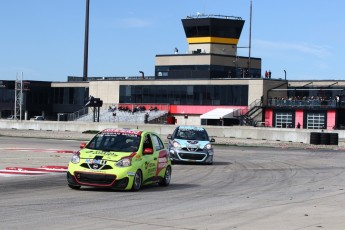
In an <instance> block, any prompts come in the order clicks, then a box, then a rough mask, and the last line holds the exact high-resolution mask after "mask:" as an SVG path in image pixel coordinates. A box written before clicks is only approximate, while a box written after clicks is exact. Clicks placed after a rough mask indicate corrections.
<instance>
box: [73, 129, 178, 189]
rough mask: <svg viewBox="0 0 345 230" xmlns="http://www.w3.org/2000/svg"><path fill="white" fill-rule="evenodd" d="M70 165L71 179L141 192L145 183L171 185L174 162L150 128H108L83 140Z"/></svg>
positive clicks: (76, 182)
mask: <svg viewBox="0 0 345 230" xmlns="http://www.w3.org/2000/svg"><path fill="white" fill-rule="evenodd" d="M80 147H81V149H80V150H79V151H78V152H76V153H74V154H73V156H72V159H71V161H70V162H69V165H68V172H67V182H68V186H69V187H70V188H72V189H79V188H80V187H81V186H92V187H104V188H112V189H120V190H134V191H137V190H139V189H140V188H141V186H143V185H147V184H153V183H158V184H159V185H161V186H168V185H169V183H170V179H171V161H170V159H169V153H168V151H167V150H166V148H165V146H164V144H163V142H162V140H161V139H160V137H159V136H158V135H157V134H156V133H154V132H149V131H140V130H130V129H105V130H103V131H101V132H99V133H98V134H97V135H96V136H95V137H94V138H93V139H92V140H91V141H90V142H89V143H87V144H86V143H82V144H81V146H80Z"/></svg>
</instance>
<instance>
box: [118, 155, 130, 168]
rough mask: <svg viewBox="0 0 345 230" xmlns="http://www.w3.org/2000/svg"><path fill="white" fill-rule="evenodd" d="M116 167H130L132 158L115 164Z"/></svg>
mask: <svg viewBox="0 0 345 230" xmlns="http://www.w3.org/2000/svg"><path fill="white" fill-rule="evenodd" d="M115 165H116V166H117V167H128V166H131V165H132V158H129V157H125V158H122V159H121V160H119V161H118V162H116V163H115Z"/></svg>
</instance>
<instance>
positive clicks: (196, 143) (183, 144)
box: [173, 139, 210, 149]
mask: <svg viewBox="0 0 345 230" xmlns="http://www.w3.org/2000/svg"><path fill="white" fill-rule="evenodd" d="M174 141H176V142H178V143H179V144H180V146H181V148H184V147H190V146H197V147H198V148H199V149H203V148H204V147H205V146H206V145H207V144H209V143H210V142H209V141H198V140H184V139H174V140H173V142H174Z"/></svg>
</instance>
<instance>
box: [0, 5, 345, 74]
mask: <svg viewBox="0 0 345 230" xmlns="http://www.w3.org/2000/svg"><path fill="white" fill-rule="evenodd" d="M252 4H253V14H252V49H251V56H252V57H260V58H262V74H264V72H265V70H271V72H272V78H284V70H286V72H287V79H291V80H292V79H293V80H309V79H318V80H327V79H330V80H343V79H345V74H344V72H345V71H344V70H343V69H342V67H343V65H345V61H344V55H343V54H344V53H345V48H344V47H345V46H344V41H345V25H344V23H345V14H344V12H343V11H344V9H345V1H344V0H332V1H326V0H289V1H287V0H285V1H282V0H279V1H278V0H252ZM249 9H250V0H236V1H235V0H212V1H210V0H174V1H162V0H161V1H158V0H148V1H142V0H132V1H131V0H127V1H119V0H90V35H89V36H90V37H89V68H88V75H89V76H139V75H140V74H139V71H144V73H145V75H147V76H149V75H150V76H152V75H154V65H155V55H156V54H170V53H173V50H174V48H175V47H177V48H178V49H179V51H180V53H181V52H185V51H187V49H188V45H187V42H186V38H185V34H184V31H183V27H182V23H181V19H182V18H185V17H186V16H190V15H196V14H197V12H200V13H205V14H219V15H227V16H239V17H242V18H243V19H244V20H246V22H245V26H244V28H243V32H242V35H241V37H240V41H239V44H238V45H239V46H242V47H247V46H248V44H249V24H250V23H249V19H250V10H249ZM84 25H85V0H1V1H0V31H1V33H0V79H2V80H14V79H15V78H16V76H17V74H20V73H21V72H23V76H24V79H27V80H42V81H66V80H67V76H82V74H83V57H84ZM239 55H243V56H247V55H248V49H246V48H242V49H239Z"/></svg>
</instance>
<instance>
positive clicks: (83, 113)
mask: <svg viewBox="0 0 345 230" xmlns="http://www.w3.org/2000/svg"><path fill="white" fill-rule="evenodd" d="M88 111H89V108H88V107H84V108H82V109H81V110H79V111H77V112H74V113H70V114H68V116H67V120H68V121H74V120H77V119H79V118H80V117H82V116H86V115H87V114H88Z"/></svg>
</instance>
